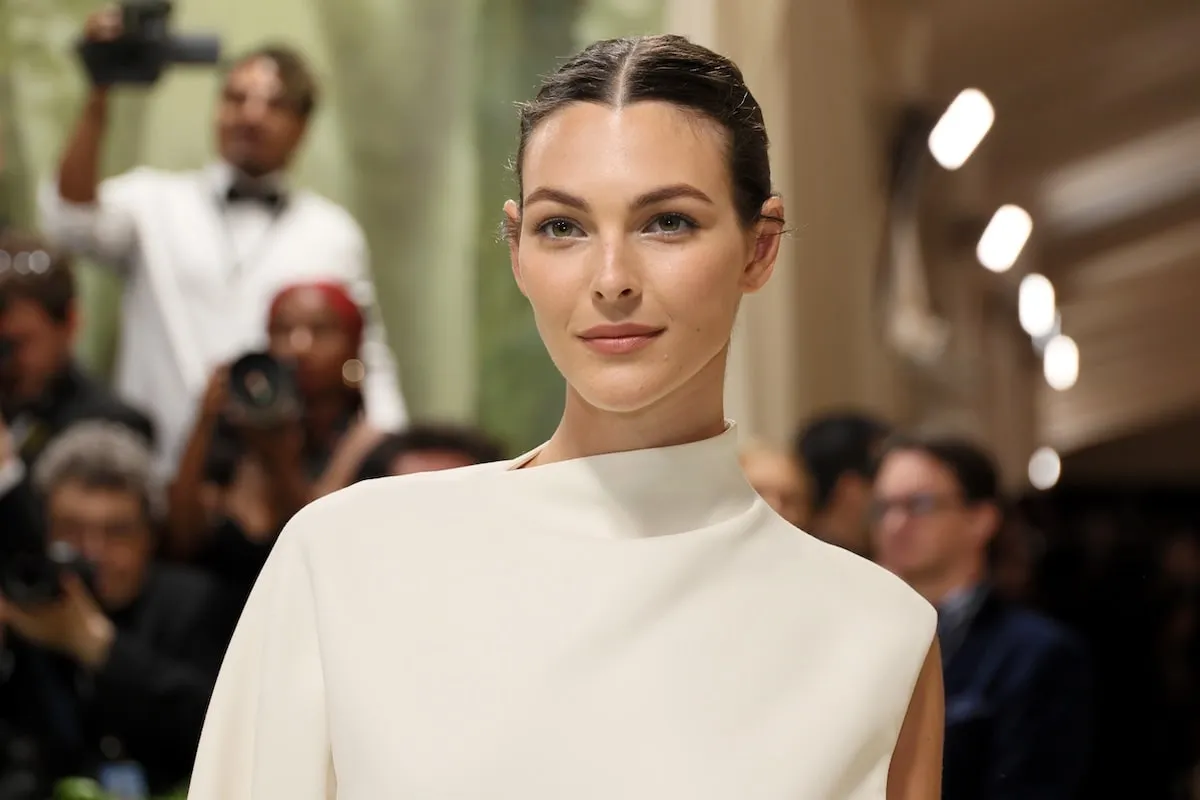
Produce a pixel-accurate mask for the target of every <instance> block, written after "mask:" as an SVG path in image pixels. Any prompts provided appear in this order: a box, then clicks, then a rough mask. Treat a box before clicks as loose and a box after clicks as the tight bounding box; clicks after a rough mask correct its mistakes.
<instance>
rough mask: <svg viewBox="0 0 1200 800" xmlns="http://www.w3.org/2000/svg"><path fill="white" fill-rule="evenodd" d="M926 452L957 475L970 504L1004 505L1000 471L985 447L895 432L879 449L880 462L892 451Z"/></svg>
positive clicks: (959, 439) (949, 437)
mask: <svg viewBox="0 0 1200 800" xmlns="http://www.w3.org/2000/svg"><path fill="white" fill-rule="evenodd" d="M914 452H915V453H923V454H925V455H927V456H929V457H930V458H932V459H933V460H934V461H936V462H938V463H939V464H941V465H942V466H943V467H945V468H946V469H948V470H950V472H951V473H952V474H953V475H954V479H955V481H956V482H957V483H958V488H959V490H960V491H961V492H962V499H963V502H964V503H966V504H967V505H978V504H980V503H990V504H992V505H994V506H996V507H997V508H999V507H1001V506H1002V504H1003V492H1002V491H1001V486H1000V471H999V470H998V469H997V468H996V462H995V461H994V460H993V459H992V456H991V455H990V454H989V453H988V452H987V451H986V450H984V449H983V448H982V447H979V446H977V445H976V444H975V443H973V442H971V441H969V440H968V439H965V438H963V437H960V436H953V435H940V434H927V435H918V434H895V435H893V436H891V437H890V438H888V439H887V440H886V441H885V442H884V443H883V447H882V448H881V449H880V453H879V460H878V461H879V463H882V462H883V460H884V459H885V458H887V457H888V456H889V455H891V454H892V453H914Z"/></svg>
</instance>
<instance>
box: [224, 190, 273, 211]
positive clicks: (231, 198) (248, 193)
mask: <svg viewBox="0 0 1200 800" xmlns="http://www.w3.org/2000/svg"><path fill="white" fill-rule="evenodd" d="M225 202H226V203H229V204H231V205H232V204H235V203H261V204H262V205H264V206H266V207H267V208H268V209H270V210H271V211H275V212H277V211H281V210H282V209H283V206H284V204H285V203H286V202H287V195H285V194H284V193H283V192H281V191H279V190H278V189H275V188H272V187H269V186H254V185H247V184H238V183H235V184H233V185H232V186H230V187H229V191H227V192H226V193H225Z"/></svg>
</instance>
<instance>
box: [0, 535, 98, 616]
mask: <svg viewBox="0 0 1200 800" xmlns="http://www.w3.org/2000/svg"><path fill="white" fill-rule="evenodd" d="M4 555H5V558H4V565H3V567H0V594H2V595H4V597H5V599H7V600H8V601H9V602H11V603H12V604H13V605H16V606H20V607H24V608H30V607H34V606H40V605H44V604H46V603H50V602H53V601H54V600H57V599H58V598H59V597H61V596H62V578H63V575H65V574H67V573H69V572H71V573H74V574H76V575H78V576H79V578H80V579H81V580H82V581H83V584H84V586H86V587H87V589H88V591H89V592H91V593H92V594H95V593H96V592H95V586H96V571H95V568H94V567H93V565H92V564H91V562H89V561H87V560H86V559H85V558H83V556H82V555H80V553H79V552H78V551H77V550H75V548H73V547H71V546H70V545H68V544H65V543H63V542H55V543H53V544H51V545H50V547H49V548H48V549H47V550H46V552H44V553H41V552H18V553H5V554H4Z"/></svg>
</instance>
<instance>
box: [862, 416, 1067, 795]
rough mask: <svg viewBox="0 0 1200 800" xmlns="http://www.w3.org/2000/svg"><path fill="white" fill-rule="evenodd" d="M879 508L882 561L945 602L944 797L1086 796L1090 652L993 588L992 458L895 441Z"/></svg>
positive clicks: (883, 473) (943, 444)
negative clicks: (990, 557)
mask: <svg viewBox="0 0 1200 800" xmlns="http://www.w3.org/2000/svg"><path fill="white" fill-rule="evenodd" d="M871 516H872V521H873V529H872V543H873V549H874V554H875V557H876V559H877V560H878V561H879V563H880V564H881V565H883V566H884V567H886V568H887V569H889V570H891V571H892V572H894V573H895V574H896V575H898V576H900V577H901V578H903V579H904V580H905V581H906V582H908V583H909V584H910V585H911V586H912V587H913V588H914V589H916V590H917V591H918V592H920V593H921V594H922V595H923V596H924V597H925V599H927V600H928V601H929V602H930V603H932V604H933V605H934V606H935V607H936V608H937V609H938V637H939V639H940V643H941V649H942V667H943V670H944V673H945V687H946V739H945V760H944V764H945V767H944V781H943V797H944V798H946V800H958V799H959V798H962V799H963V800H967V799H968V798H969V799H970V800H978V799H979V798H988V800H1003V799H1004V798H1012V799H1013V800H1018V798H1019V799H1020V800H1043V799H1044V800H1069V799H1070V798H1074V797H1077V796H1078V792H1079V787H1080V784H1081V782H1082V779H1083V776H1084V772H1085V769H1086V766H1087V756H1088V740H1089V727H1090V706H1091V700H1090V675H1089V668H1088V663H1087V657H1086V654H1085V652H1084V648H1083V646H1082V644H1080V643H1079V642H1078V641H1077V640H1076V639H1075V637H1074V636H1073V635H1072V634H1070V633H1069V632H1068V631H1066V630H1065V629H1063V628H1061V627H1060V626H1059V625H1057V624H1056V623H1054V622H1052V621H1050V620H1049V619H1046V618H1044V617H1042V616H1039V615H1037V614H1035V613H1033V612H1031V611H1028V610H1026V609H1023V608H1020V607H1019V606H1016V605H1013V604H1010V603H1008V602H1006V601H1005V600H1003V599H1002V598H1000V597H999V596H998V595H997V593H996V592H995V591H993V589H992V588H991V586H990V584H989V581H988V551H989V545H990V543H991V542H992V540H993V539H994V538H995V536H996V535H997V533H998V532H999V530H1000V528H1001V526H1002V524H1003V521H1004V513H1003V502H1002V498H1001V493H1000V485H999V479H998V475H997V471H996V468H995V466H994V464H993V462H992V459H991V457H990V456H989V455H988V454H987V453H986V452H984V451H983V450H981V449H979V448H978V447H976V446H974V445H973V444H971V443H970V442H967V441H965V440H962V439H957V438H950V437H926V438H918V437H913V438H899V437H898V438H893V439H892V440H890V441H889V442H887V443H886V444H885V445H884V447H883V449H882V454H881V457H880V462H879V469H878V471H877V473H876V479H875V486H874V500H873V503H872V514H871Z"/></svg>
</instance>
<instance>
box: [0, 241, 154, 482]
mask: <svg viewBox="0 0 1200 800" xmlns="http://www.w3.org/2000/svg"><path fill="white" fill-rule="evenodd" d="M78 324H79V309H78V304H77V299H76V294H75V278H74V275H73V274H72V271H71V265H70V262H69V261H68V259H67V258H66V257H65V256H64V255H63V254H62V253H60V252H58V251H56V250H54V249H53V248H52V247H51V246H50V245H49V244H48V243H47V242H45V241H44V240H43V239H42V238H41V237H39V236H35V235H33V234H29V233H24V232H21V231H18V230H8V231H4V232H0V415H2V416H3V417H4V418H5V419H7V420H8V422H9V428H10V431H11V434H10V435H11V436H12V437H13V439H14V440H15V447H16V449H17V454H18V455H19V456H20V458H21V460H22V461H23V462H24V464H25V466H26V467H29V468H31V469H32V468H33V466H34V464H35V462H36V461H37V459H38V456H39V455H40V454H41V452H42V450H43V449H44V448H45V447H46V445H47V444H48V443H49V442H50V441H51V440H53V439H54V437H55V436H57V435H58V434H59V433H61V432H62V431H64V430H66V428H67V427H69V426H70V425H72V424H73V423H75V422H79V421H81V420H85V419H106V420H109V421H111V422H116V423H118V424H121V425H124V426H126V427H128V428H129V429H130V430H132V431H134V432H135V433H137V434H139V435H141V436H143V437H145V438H146V440H147V441H150V442H153V440H154V430H153V426H152V425H151V423H150V420H149V418H147V417H146V415H145V414H143V413H141V412H140V411H138V410H136V409H134V408H133V407H131V406H129V405H127V404H126V403H123V402H121V401H120V400H118V399H117V397H116V396H114V395H113V393H112V392H111V391H110V390H109V389H108V388H107V387H106V386H104V385H103V384H101V383H100V382H99V381H97V380H95V379H94V378H92V377H91V376H90V375H88V374H87V373H86V372H85V371H84V370H83V369H82V368H81V367H80V366H79V365H78V364H76V363H75V360H74V358H73V357H72V352H71V351H72V348H73V346H74V344H75V331H76V330H77V328H78Z"/></svg>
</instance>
